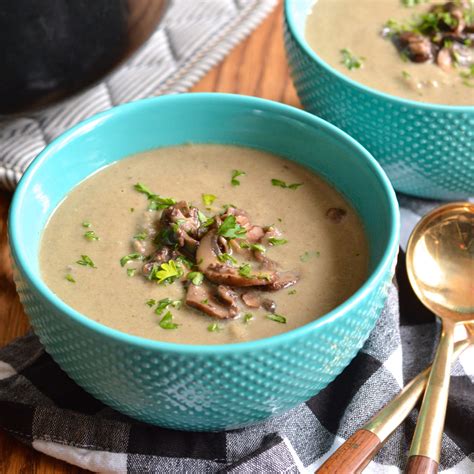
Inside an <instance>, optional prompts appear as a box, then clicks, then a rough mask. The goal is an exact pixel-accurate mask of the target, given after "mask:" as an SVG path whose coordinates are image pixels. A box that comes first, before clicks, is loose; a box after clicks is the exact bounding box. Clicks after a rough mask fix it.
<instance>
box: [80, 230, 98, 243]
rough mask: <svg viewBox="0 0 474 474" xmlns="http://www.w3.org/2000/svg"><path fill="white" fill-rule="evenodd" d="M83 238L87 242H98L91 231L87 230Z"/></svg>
mask: <svg viewBox="0 0 474 474" xmlns="http://www.w3.org/2000/svg"><path fill="white" fill-rule="evenodd" d="M84 237H85V238H86V239H87V240H90V241H93V240H100V239H99V237H98V236H97V235H96V233H95V232H94V231H93V230H88V231H87V232H85V233H84Z"/></svg>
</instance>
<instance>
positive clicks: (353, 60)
mask: <svg viewBox="0 0 474 474" xmlns="http://www.w3.org/2000/svg"><path fill="white" fill-rule="evenodd" d="M341 55H342V59H341V63H342V64H344V66H346V68H347V69H349V71H352V69H360V68H361V67H362V60H363V58H362V57H361V58H357V57H356V56H354V55H353V54H352V53H351V52H350V51H349V50H348V49H347V48H344V49H341Z"/></svg>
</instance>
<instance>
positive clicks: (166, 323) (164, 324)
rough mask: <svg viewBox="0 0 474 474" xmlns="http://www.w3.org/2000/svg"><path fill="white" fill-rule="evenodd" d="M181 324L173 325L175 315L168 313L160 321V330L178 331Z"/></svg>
mask: <svg viewBox="0 0 474 474" xmlns="http://www.w3.org/2000/svg"><path fill="white" fill-rule="evenodd" d="M178 326H179V324H176V323H173V315H172V314H171V313H170V312H169V311H168V312H167V313H166V314H165V315H164V316H163V317H162V318H161V321H160V328H162V329H176V328H177V327H178Z"/></svg>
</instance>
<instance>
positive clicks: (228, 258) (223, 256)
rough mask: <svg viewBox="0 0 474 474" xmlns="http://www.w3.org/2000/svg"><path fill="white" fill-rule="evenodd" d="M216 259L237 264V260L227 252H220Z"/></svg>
mask: <svg viewBox="0 0 474 474" xmlns="http://www.w3.org/2000/svg"><path fill="white" fill-rule="evenodd" d="M217 259H218V260H219V261H220V262H223V263H226V262H229V263H231V264H232V265H237V260H236V259H235V258H234V257H233V256H232V255H230V254H228V253H221V254H220V255H218V256H217Z"/></svg>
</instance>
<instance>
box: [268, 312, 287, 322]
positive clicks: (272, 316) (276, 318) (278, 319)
mask: <svg viewBox="0 0 474 474" xmlns="http://www.w3.org/2000/svg"><path fill="white" fill-rule="evenodd" d="M265 317H266V318H267V319H269V320H270V321H275V322H276V323H280V324H286V318H285V316H281V315H280V314H271V313H270V314H267V315H266V316H265Z"/></svg>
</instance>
